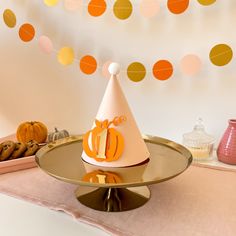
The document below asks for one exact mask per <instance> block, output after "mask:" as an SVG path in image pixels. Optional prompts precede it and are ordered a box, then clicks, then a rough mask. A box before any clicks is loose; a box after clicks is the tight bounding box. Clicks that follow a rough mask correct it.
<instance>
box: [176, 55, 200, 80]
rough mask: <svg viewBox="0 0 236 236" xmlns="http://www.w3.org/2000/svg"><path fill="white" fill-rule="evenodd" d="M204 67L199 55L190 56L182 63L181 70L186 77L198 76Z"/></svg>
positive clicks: (183, 59) (184, 58) (185, 57)
mask: <svg viewBox="0 0 236 236" xmlns="http://www.w3.org/2000/svg"><path fill="white" fill-rule="evenodd" d="M201 66H202V62H201V60H200V58H199V57H198V56H197V55H193V54H188V55H186V56H184V57H183V58H182V59H181V61H180V69H181V71H182V72H183V74H185V75H190V76H192V75H196V74H197V73H198V72H199V71H200V69H201Z"/></svg>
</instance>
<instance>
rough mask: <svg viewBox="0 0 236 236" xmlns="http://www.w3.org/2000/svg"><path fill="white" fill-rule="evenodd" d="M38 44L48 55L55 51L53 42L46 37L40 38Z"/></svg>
mask: <svg viewBox="0 0 236 236" xmlns="http://www.w3.org/2000/svg"><path fill="white" fill-rule="evenodd" d="M38 43H39V47H40V49H41V50H42V51H43V52H45V53H47V54H49V53H51V52H52V50H53V45H52V41H51V39H50V38H48V37H47V36H45V35H42V36H40V38H39V41H38Z"/></svg>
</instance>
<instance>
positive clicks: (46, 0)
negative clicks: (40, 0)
mask: <svg viewBox="0 0 236 236" xmlns="http://www.w3.org/2000/svg"><path fill="white" fill-rule="evenodd" d="M44 3H45V4H46V5H47V6H49V7H53V6H55V5H57V3H58V0H44Z"/></svg>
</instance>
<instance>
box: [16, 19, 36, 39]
mask: <svg viewBox="0 0 236 236" xmlns="http://www.w3.org/2000/svg"><path fill="white" fill-rule="evenodd" d="M34 36H35V30H34V27H33V26H32V25H31V24H28V23H26V24H23V25H21V27H20V29H19V37H20V39H21V40H22V41H24V42H29V41H31V40H32V39H33V38H34Z"/></svg>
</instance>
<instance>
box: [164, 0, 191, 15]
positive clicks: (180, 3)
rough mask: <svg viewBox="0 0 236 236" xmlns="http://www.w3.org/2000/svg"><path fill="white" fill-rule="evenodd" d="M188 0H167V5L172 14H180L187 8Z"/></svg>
mask: <svg viewBox="0 0 236 236" xmlns="http://www.w3.org/2000/svg"><path fill="white" fill-rule="evenodd" d="M188 6H189V0H168V2H167V7H168V9H169V11H170V12H172V13H174V14H181V13H183V12H184V11H185V10H187V8H188Z"/></svg>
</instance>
